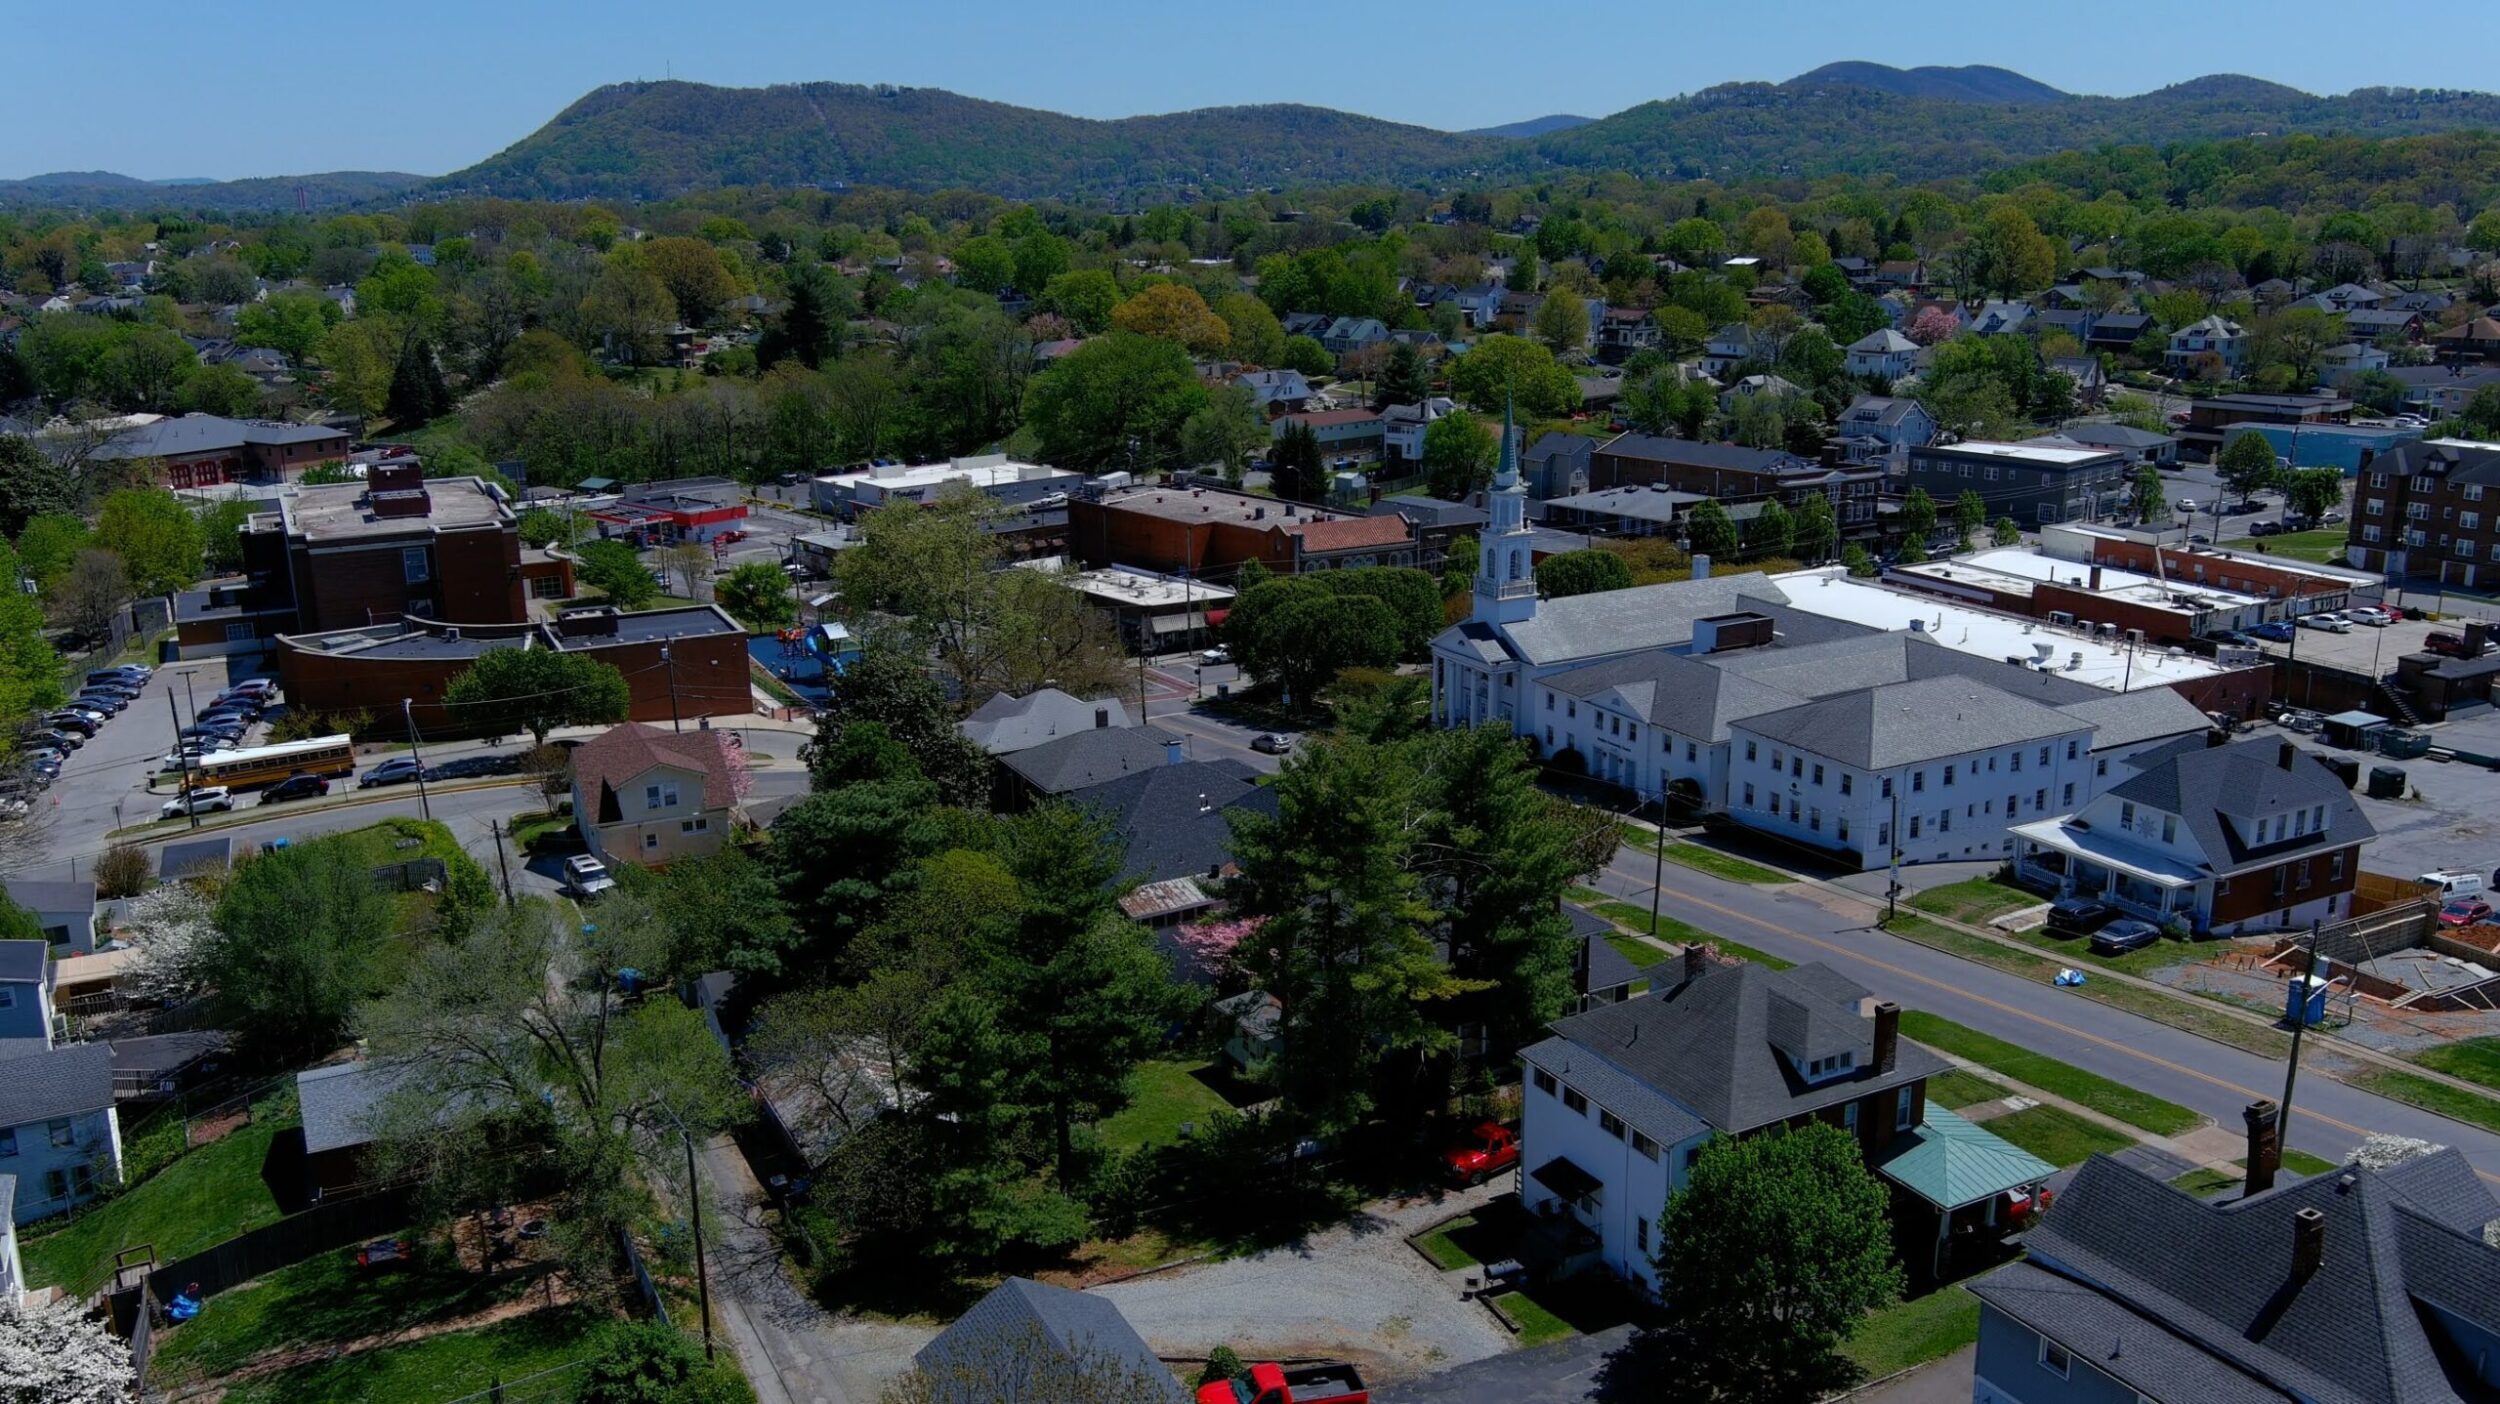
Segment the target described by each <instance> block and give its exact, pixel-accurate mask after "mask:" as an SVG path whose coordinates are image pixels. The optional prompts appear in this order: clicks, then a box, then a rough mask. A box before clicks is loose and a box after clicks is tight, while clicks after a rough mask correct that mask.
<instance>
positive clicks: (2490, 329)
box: [2379, 314, 2500, 368]
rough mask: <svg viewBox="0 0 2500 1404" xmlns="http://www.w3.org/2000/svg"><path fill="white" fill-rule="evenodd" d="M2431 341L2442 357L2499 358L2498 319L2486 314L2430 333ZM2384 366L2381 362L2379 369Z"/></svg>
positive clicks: (2499, 329) (2499, 320)
mask: <svg viewBox="0 0 2500 1404" xmlns="http://www.w3.org/2000/svg"><path fill="white" fill-rule="evenodd" d="M2431 340H2432V341H2433V342H2434V343H2436V345H2437V348H2438V351H2439V354H2440V355H2442V356H2445V357H2459V356H2464V357H2471V358H2474V359H2477V360H2490V359H2491V358H2492V357H2494V356H2500V319H2495V318H2493V317H2491V316H2489V315H2488V314H2486V315H2484V316H2480V317H2476V318H2474V319H2473V320H2472V321H2468V322H2459V323H2458V324H2457V325H2455V326H2453V327H2449V328H2448V329H2446V330H2445V331H2437V332H2433V333H2431ZM2379 354H2380V355H2382V356H2384V355H2385V354H2386V353H2385V352H2383V351H2382V352H2380V353H2379ZM2385 364H2386V363H2385V362H2384V361H2382V362H2381V363H2380V366H2381V368H2384V366H2385Z"/></svg>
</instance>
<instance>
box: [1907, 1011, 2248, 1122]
mask: <svg viewBox="0 0 2500 1404" xmlns="http://www.w3.org/2000/svg"><path fill="white" fill-rule="evenodd" d="M1901 1032H1902V1033H1903V1034H1905V1035H1907V1036H1908V1037H1910V1038H1914V1039H1916V1040H1918V1041H1919V1042H1921V1043H1924V1044H1926V1045H1927V1046H1928V1047H1930V1048H1934V1049H1938V1050H1941V1051H1943V1052H1945V1053H1950V1054H1952V1055H1953V1056H1955V1057H1958V1058H1964V1059H1967V1060H1969V1061H1971V1062H1974V1063H1977V1064H1979V1065H1980V1066H1982V1067H1986V1068H1990V1069H1993V1070H1995V1071H1997V1072H2000V1073H2003V1074H2005V1075H2006V1076H2007V1077H2010V1078H2012V1079H2014V1080H2015V1081H2016V1082H2021V1083H2027V1084H2029V1085H2031V1086H2033V1087H2037V1088H2039V1089H2040V1090H2041V1091H2043V1092H2046V1093H2049V1094H2050V1095H2052V1096H2056V1097H2063V1098H2065V1099H2066V1100H2067V1101H2070V1102H2074V1103H2076V1104H2077V1105H2079V1106H2085V1107H2089V1108H2091V1109H2092V1110H2094V1111H2096V1112H2099V1113H2101V1114H2102V1115H2103V1116H2110V1117H2115V1118H2117V1119H2118V1120H2120V1121H2123V1122H2125V1123H2127V1124H2128V1125H2129V1126H2140V1127H2142V1128H2143V1129H2145V1130H2147V1131H2150V1132H2153V1133H2154V1134H2155V1135H2161V1136H2170V1135H2176V1134H2177V1133H2179V1132H2181V1131H2185V1130H2187V1129H2189V1128H2190V1127H2193V1126H2195V1125H2196V1124H2197V1123H2198V1122H2199V1121H2200V1120H2201V1119H2202V1118H2200V1117H2198V1116H2197V1114H2196V1113H2194V1112H2192V1111H2189V1110H2188V1109H2187V1108H2185V1107H2183V1106H2180V1105H2179V1104H2178V1103H2176V1102H2170V1101H2164V1100H2163V1099H2161V1098H2159V1097H2156V1096H2153V1095H2151V1094H2150V1093H2147V1092H2139V1091H2137V1090H2136V1089H2135V1088H2132V1087H2129V1086H2127V1085H2126V1084H2124V1083H2120V1082H2113V1081H2111V1080H2110V1079H2108V1078H2105V1077H2102V1076H2101V1075H2100V1074H2098V1073H2092V1072H2086V1071H2084V1070H2083V1069H2081V1068H2078V1067H2076V1066H2075V1065H2074V1064H2072V1063H2062V1062H2059V1061H2058V1060H2057V1059H2055V1058H2050V1057H2046V1056H2044V1055H2042V1054H2038V1053H2034V1052H2032V1051H2031V1050H2029V1049H2027V1048H2023V1047H2021V1046H2019V1045H2016V1044H2012V1043H2008V1042H2006V1041H2005V1040H2004V1039H2001V1038H1997V1037H1995V1036H1994V1035H1991V1034H1984V1033H1981V1032H1980V1031H1979V1030H1977V1029H1974V1028H1968V1027H1966V1026H1964V1025H1961V1024H1957V1023H1954V1022H1953V1021H1952V1020H1950V1019H1940V1018H1938V1017H1936V1016H1935V1015H1933V1014H1930V1013H1927V1012H1926V1011H1925V1010H1920V1009H1911V1010H1905V1011H1903V1013H1902V1015H1901ZM2022 1114H2023V1115H2029V1113H2027V1112H2026V1113H2022ZM2001 1124H2002V1123H2001V1122H1998V1121H1991V1122H1989V1123H1988V1125H1989V1126H1990V1127H1991V1128H1994V1127H1996V1126H1998V1125H2001Z"/></svg>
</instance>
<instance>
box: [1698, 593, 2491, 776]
mask: <svg viewBox="0 0 2500 1404" xmlns="http://www.w3.org/2000/svg"><path fill="white" fill-rule="evenodd" d="M2492 549H2493V550H2500V546H2495V547H2493V548H2492ZM1700 754H1701V753H1700V752H1699V751H1697V750H1695V749H1694V747H1693V743H1692V742H1690V741H1687V742H1685V743H1684V759H1685V760H1687V761H1690V760H1694V759H1696V758H1698V757H1699V756H1700Z"/></svg>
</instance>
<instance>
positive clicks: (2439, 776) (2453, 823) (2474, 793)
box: [2296, 713, 2500, 877]
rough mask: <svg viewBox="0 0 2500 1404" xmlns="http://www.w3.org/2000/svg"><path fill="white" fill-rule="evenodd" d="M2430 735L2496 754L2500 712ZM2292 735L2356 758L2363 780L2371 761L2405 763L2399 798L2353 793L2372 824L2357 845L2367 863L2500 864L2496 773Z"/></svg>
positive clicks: (2398, 867)
mask: <svg viewBox="0 0 2500 1404" xmlns="http://www.w3.org/2000/svg"><path fill="white" fill-rule="evenodd" d="M2430 735H2431V744H2432V745H2434V746H2440V747H2447V748H2451V749H2455V750H2460V751H2470V752H2473V753H2475V754H2478V755H2500V713H2485V714H2483V715H2481V716H2477V717H2471V718H2468V719H2466V720H2463V721H2451V722H2446V723H2443V724H2441V725H2439V726H2435V727H2432V728H2430ZM2296 739H2298V740H2299V741H2300V743H2301V744H2302V746H2303V747H2304V748H2305V749H2309V750H2319V751H2327V752H2328V753H2330V754H2349V755H2352V756H2354V757H2356V758H2358V759H2359V760H2360V761H2361V765H2362V777H2363V781H2364V784H2365V786H2366V784H2367V780H2368V776H2369V771H2370V769H2371V767H2373V766H2381V765H2392V766H2396V767H2397V768H2399V769H2401V770H2403V771H2404V773H2405V782H2406V787H2407V795H2406V798H2404V799H2400V800H2376V799H2371V798H2369V797H2368V796H2367V795H2363V794H2360V793H2358V792H2357V791H2356V793H2355V796H2354V798H2355V799H2356V801H2357V802H2358V803H2359V804H2360V806H2361V812H2362V813H2363V814H2366V815H2368V816H2369V819H2370V822H2371V824H2373V825H2375V826H2376V827H2377V829H2378V841H2377V842H2376V843H2373V844H2371V845H2370V846H2369V847H2368V848H2365V849H2363V850H2362V863H2363V865H2364V866H2365V867H2367V868H2369V869H2370V871H2372V872H2381V873H2389V874H2393V875H2396V876H2399V877H2413V876H2415V875H2417V874H2420V873H2427V872H2431V871H2433V870H2435V869H2444V868H2457V869H2463V870H2466V871H2469V872H2478V873H2482V874H2485V875H2486V876H2488V875H2489V874H2490V873H2491V872H2492V870H2493V869H2494V867H2500V773H2495V772H2493V771H2489V770H2485V769H2484V768H2482V767H2481V766H2478V765H2468V764H2464V763H2461V762H2454V761H2451V762H2446V763H2442V762H2439V761H2434V760H2431V759H2430V758H2428V757H2422V758H2419V759H2415V760H2401V761H2399V760H2389V759H2388V758H2386V757H2384V756H2379V755H2373V754H2370V753H2367V752H2360V751H2353V752H2335V751H2334V750H2333V748H2331V747H2328V746H2326V745H2324V744H2322V743H2321V742H2320V741H2319V739H2318V738H2317V737H2315V736H2304V737H2299V738H2296Z"/></svg>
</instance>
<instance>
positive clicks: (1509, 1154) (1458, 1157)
mask: <svg viewBox="0 0 2500 1404" xmlns="http://www.w3.org/2000/svg"><path fill="white" fill-rule="evenodd" d="M1518 1163H1519V1133H1518V1132H1516V1131H1513V1130H1512V1129H1511V1128H1509V1127H1507V1126H1504V1125H1503V1124H1502V1123H1500V1122H1498V1121H1479V1122H1477V1123H1476V1124H1475V1125H1474V1126H1473V1127H1470V1128H1469V1129H1468V1130H1467V1131H1466V1132H1465V1133H1464V1134H1462V1135H1461V1136H1460V1137H1459V1138H1458V1139H1457V1140H1455V1141H1453V1142H1451V1143H1450V1144H1449V1145H1448V1146H1447V1147H1446V1148H1444V1149H1443V1150H1442V1152H1441V1164H1442V1166H1443V1167H1444V1168H1446V1169H1447V1170H1448V1171H1449V1172H1450V1179H1451V1180H1453V1181H1455V1182H1456V1183H1458V1184H1462V1185H1480V1184H1483V1183H1484V1182H1485V1181H1486V1180H1489V1179H1491V1178H1492V1177H1493V1176H1494V1175H1496V1174H1498V1173H1500V1172H1502V1171H1504V1170H1508V1169H1509V1168H1510V1167H1512V1166H1514V1165H1517V1164H1518Z"/></svg>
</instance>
